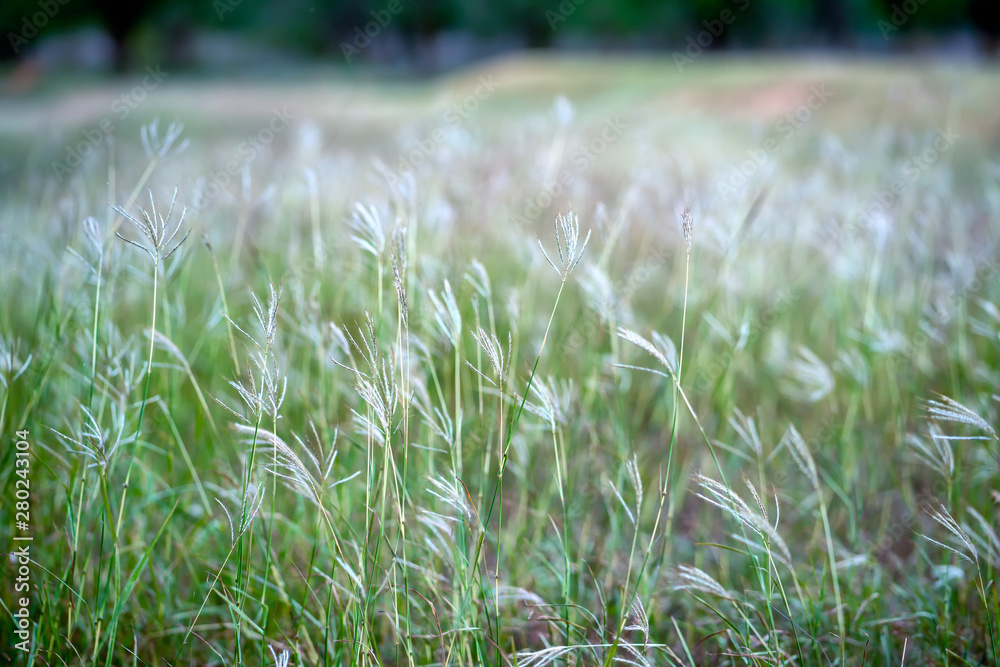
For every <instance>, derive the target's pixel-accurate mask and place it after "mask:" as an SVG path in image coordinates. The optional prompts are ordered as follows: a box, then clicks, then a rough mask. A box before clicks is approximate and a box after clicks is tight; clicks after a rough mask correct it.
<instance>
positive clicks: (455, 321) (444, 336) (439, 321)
mask: <svg viewBox="0 0 1000 667" xmlns="http://www.w3.org/2000/svg"><path fill="white" fill-rule="evenodd" d="M427 295H428V296H429V297H430V299H431V304H432V305H433V311H434V323H435V324H436V325H437V333H438V339H439V340H441V342H443V343H446V344H448V345H450V346H455V345H458V342H459V339H460V338H461V336H462V313H461V311H460V310H459V309H458V301H457V300H456V299H455V294H454V292H452V291H451V283H449V282H448V281H447V280H445V281H444V291H442V292H441V293H437V292H435V291H434V290H430V289H429V290H427Z"/></svg>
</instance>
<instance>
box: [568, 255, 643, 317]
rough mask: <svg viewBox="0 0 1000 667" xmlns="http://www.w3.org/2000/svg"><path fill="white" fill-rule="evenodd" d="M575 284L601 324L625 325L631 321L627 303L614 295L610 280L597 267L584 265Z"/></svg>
mask: <svg viewBox="0 0 1000 667" xmlns="http://www.w3.org/2000/svg"><path fill="white" fill-rule="evenodd" d="M577 282H578V283H579V284H580V287H581V289H583V293H584V294H585V295H586V297H587V302H588V304H589V305H590V307H591V308H592V309H593V310H594V312H595V313H597V315H598V317H599V318H600V320H601V321H602V322H623V323H627V322H629V321H630V320H631V319H632V313H631V311H630V310H629V307H628V303H627V302H626V301H625V300H624V299H622V298H619V296H618V295H617V294H616V293H615V288H614V285H613V284H612V283H611V279H610V278H609V277H608V274H607V273H605V272H604V271H603V270H602V269H601V268H600V267H599V266H597V265H596V264H587V265H585V266H584V270H583V273H582V274H581V275H580V277H578V278H577Z"/></svg>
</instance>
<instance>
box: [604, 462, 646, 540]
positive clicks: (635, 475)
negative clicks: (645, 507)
mask: <svg viewBox="0 0 1000 667" xmlns="http://www.w3.org/2000/svg"><path fill="white" fill-rule="evenodd" d="M625 478H626V479H627V480H628V481H629V484H630V485H631V486H632V491H633V498H634V500H635V505H634V508H630V507H629V505H628V503H627V502H626V501H625V498H624V497H623V496H622V494H621V492H620V491H619V490H618V487H616V486H615V484H614V482H612V481H611V480H608V485H609V486H610V487H611V490H612V491H613V492H614V494H615V498H617V499H618V502H619V503H621V506H622V509H624V510H625V514H626V515H628V519H629V521H631V522H632V525H633V526H638V525H639V524H638V521H639V515H640V513H641V511H642V499H643V488H642V477H641V476H640V475H639V461H638V458H637V456H636V454H634V453H633V454H632V458H630V459H628V460H627V461H625ZM633 509H634V512H633Z"/></svg>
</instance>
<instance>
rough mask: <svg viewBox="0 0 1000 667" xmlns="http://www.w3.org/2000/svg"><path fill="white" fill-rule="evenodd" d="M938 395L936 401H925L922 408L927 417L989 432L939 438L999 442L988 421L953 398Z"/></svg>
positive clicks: (999, 439) (999, 438)
mask: <svg viewBox="0 0 1000 667" xmlns="http://www.w3.org/2000/svg"><path fill="white" fill-rule="evenodd" d="M938 396H939V397H940V399H941V400H939V401H936V400H933V399H931V400H929V401H927V403H926V405H925V406H924V410H925V411H926V412H927V416H928V417H930V418H931V419H938V420H940V421H946V422H954V423H956V424H967V425H969V426H975V427H976V428H978V429H980V430H983V431H986V432H987V433H989V437H986V436H982V435H969V436H960V435H940V436H938V437H939V438H942V439H944V440H995V441H996V442H998V443H1000V437H998V436H997V432H996V431H995V430H993V427H992V426H990V424H989V422H987V421H986V420H985V419H983V418H982V417H980V416H979V415H978V414H977V413H975V412H973V411H972V410H970V409H969V408H967V407H965V406H964V405H962V404H961V403H959V402H958V401H956V400H955V399H953V398H949V397H947V396H945V395H944V394H938Z"/></svg>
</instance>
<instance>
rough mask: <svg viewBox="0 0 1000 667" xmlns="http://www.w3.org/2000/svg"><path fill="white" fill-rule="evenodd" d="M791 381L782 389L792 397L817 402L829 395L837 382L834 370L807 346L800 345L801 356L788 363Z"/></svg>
mask: <svg viewBox="0 0 1000 667" xmlns="http://www.w3.org/2000/svg"><path fill="white" fill-rule="evenodd" d="M786 372H787V373H788V374H789V375H790V376H791V377H790V380H791V381H790V382H789V383H786V384H785V385H784V386H783V387H782V389H783V390H784V392H785V394H786V395H788V396H789V397H791V398H794V399H796V400H800V401H806V402H808V403H816V402H817V401H820V400H822V399H823V397H825V396H827V395H829V393H830V392H831V391H833V387H834V385H835V384H836V382H835V380H834V377H833V372H832V371H831V370H830V368H829V366H827V365H826V364H825V363H823V361H822V360H821V359H820V358H819V357H817V356H816V354H815V353H814V352H813V351H812V350H810V349H809V348H807V347H804V346H800V347H799V356H798V358H796V359H794V360H793V361H792V362H791V363H789V364H787V366H786Z"/></svg>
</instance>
